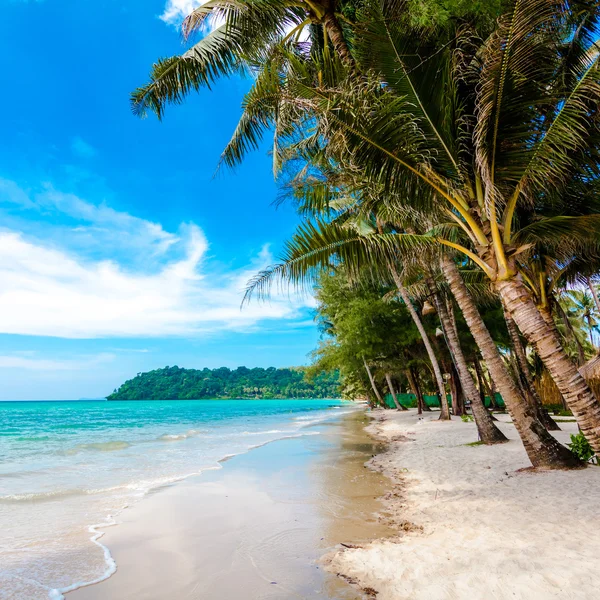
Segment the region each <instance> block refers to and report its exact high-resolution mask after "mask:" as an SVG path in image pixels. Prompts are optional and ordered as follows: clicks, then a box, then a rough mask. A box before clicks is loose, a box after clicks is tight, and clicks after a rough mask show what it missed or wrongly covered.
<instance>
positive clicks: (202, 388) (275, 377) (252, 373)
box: [108, 366, 340, 400]
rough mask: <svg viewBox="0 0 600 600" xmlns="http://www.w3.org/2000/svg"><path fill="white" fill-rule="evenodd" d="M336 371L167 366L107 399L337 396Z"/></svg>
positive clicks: (142, 375) (132, 381)
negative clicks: (317, 371) (308, 371)
mask: <svg viewBox="0 0 600 600" xmlns="http://www.w3.org/2000/svg"><path fill="white" fill-rule="evenodd" d="M339 393H340V392H339V376H338V372H337V371H331V372H320V373H314V371H313V372H311V374H310V376H309V375H308V374H307V373H306V370H305V369H304V368H302V367H295V368H289V369H276V368H275V367H269V368H267V369H263V368H254V369H248V368H247V367H238V368H237V369H233V370H231V369H228V368H227V367H221V368H219V369H182V368H180V367H177V366H175V367H165V368H164V369H155V370H154V371H149V372H148V373H138V374H137V376H136V377H134V378H133V379H129V380H128V381H126V382H125V383H124V384H123V385H121V387H119V389H117V390H115V391H114V392H113V393H112V394H110V395H109V396H108V400H194V399H202V398H248V399H250V398H335V397H338V396H339Z"/></svg>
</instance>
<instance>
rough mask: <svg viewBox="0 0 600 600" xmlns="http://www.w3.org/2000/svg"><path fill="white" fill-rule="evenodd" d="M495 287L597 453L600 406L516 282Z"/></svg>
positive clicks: (512, 281) (529, 297)
mask: <svg viewBox="0 0 600 600" xmlns="http://www.w3.org/2000/svg"><path fill="white" fill-rule="evenodd" d="M495 287H496V289H497V290H498V292H499V293H500V296H501V297H502V301H503V302H504V305H505V307H506V310H507V311H508V313H509V314H510V316H511V317H512V318H513V319H514V321H515V323H516V324H517V327H518V328H519V329H520V330H521V333H522V334H523V335H524V336H525V339H526V340H527V341H528V342H529V343H530V344H532V345H533V347H534V348H535V349H536V351H537V353H538V355H539V357H540V358H541V359H542V362H543V363H544V365H545V367H546V368H547V369H548V372H549V373H550V375H551V376H552V379H554V382H555V383H556V386H557V387H558V389H559V391H560V393H561V394H562V395H563V397H564V399H565V401H566V403H567V405H568V406H569V408H570V409H571V411H572V412H573V416H574V417H575V419H576V420H577V424H578V425H579V428H580V429H581V431H582V432H583V434H584V435H585V437H586V438H587V440H588V442H589V443H590V446H591V447H592V448H593V449H594V451H596V452H600V402H598V400H597V399H596V396H595V395H594V393H593V392H592V390H591V389H590V387H589V385H588V384H587V382H586V381H585V379H584V378H583V376H582V375H581V373H579V371H578V370H577V367H576V366H575V365H574V364H573V363H572V362H571V361H570V360H569V358H568V357H567V355H566V354H565V351H564V350H563V348H562V346H561V344H560V340H559V338H558V336H557V334H556V333H555V331H554V329H553V328H552V327H551V326H550V325H549V324H548V323H547V322H546V321H545V319H544V318H543V317H542V315H541V314H540V311H539V310H538V309H537V308H536V306H535V304H534V302H533V300H532V299H531V296H530V295H529V292H528V291H527V289H526V288H525V286H524V285H523V284H522V283H521V281H520V280H519V279H517V278H513V279H510V280H507V281H497V282H496V283H495Z"/></svg>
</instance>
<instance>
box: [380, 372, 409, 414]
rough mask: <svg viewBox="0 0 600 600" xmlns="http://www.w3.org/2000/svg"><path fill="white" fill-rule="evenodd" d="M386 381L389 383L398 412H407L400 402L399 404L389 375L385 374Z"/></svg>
mask: <svg viewBox="0 0 600 600" xmlns="http://www.w3.org/2000/svg"><path fill="white" fill-rule="evenodd" d="M385 380H386V381H387V384H388V388H389V390H390V394H391V395H392V399H393V400H394V404H395V406H396V410H406V408H404V406H402V405H401V404H400V402H398V398H396V390H394V383H393V381H392V378H391V376H390V374H389V373H386V374H385Z"/></svg>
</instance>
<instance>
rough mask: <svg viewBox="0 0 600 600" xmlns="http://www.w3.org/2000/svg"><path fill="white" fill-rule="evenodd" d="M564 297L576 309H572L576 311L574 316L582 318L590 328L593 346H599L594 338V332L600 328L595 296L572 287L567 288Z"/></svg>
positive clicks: (589, 333)
mask: <svg viewBox="0 0 600 600" xmlns="http://www.w3.org/2000/svg"><path fill="white" fill-rule="evenodd" d="M563 298H564V299H565V300H568V301H569V304H571V306H572V308H573V309H574V310H573V311H572V313H574V314H573V317H574V318H575V319H580V320H581V321H582V322H583V323H585V325H586V327H587V330H588V335H589V339H590V343H591V344H592V346H594V347H595V348H597V347H598V344H596V343H595V341H596V340H595V339H594V332H595V331H596V330H597V328H598V318H599V317H600V315H599V314H598V311H597V310H596V303H595V301H594V298H593V296H592V295H591V294H588V293H587V292H586V291H584V290H577V289H572V290H567V291H566V293H565V294H564V295H563Z"/></svg>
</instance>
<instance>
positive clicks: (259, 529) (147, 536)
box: [67, 411, 393, 600]
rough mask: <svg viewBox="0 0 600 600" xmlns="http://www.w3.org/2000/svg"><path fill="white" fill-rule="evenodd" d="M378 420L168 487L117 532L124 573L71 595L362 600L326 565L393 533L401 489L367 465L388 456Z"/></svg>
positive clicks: (274, 446) (325, 428)
mask: <svg viewBox="0 0 600 600" xmlns="http://www.w3.org/2000/svg"><path fill="white" fill-rule="evenodd" d="M368 422H369V418H368V416H367V415H366V414H365V413H364V412H363V411H357V412H354V413H353V414H350V415H348V416H345V417H343V418H341V419H337V420H334V421H331V422H330V423H327V424H324V423H321V424H318V425H315V426H314V431H315V432H317V431H318V432H319V433H320V435H306V436H303V437H299V438H295V439H285V440H279V441H276V442H273V443H270V444H267V445H265V446H263V447H261V448H256V449H254V450H252V451H250V452H249V453H247V454H244V455H240V456H237V457H234V458H232V459H231V460H228V461H226V462H225V463H223V468H222V469H220V470H216V471H208V472H205V473H203V474H202V475H201V476H199V477H194V478H190V479H188V480H187V481H185V482H181V483H179V484H176V485H173V486H171V487H168V488H164V489H161V490H158V491H157V492H155V493H153V494H152V495H151V496H149V497H147V498H145V499H144V500H143V501H142V502H140V503H139V504H138V505H136V506H135V507H134V508H133V509H131V510H125V511H124V512H123V513H122V514H121V515H119V518H118V521H119V524H118V526H116V527H112V528H108V529H107V530H106V534H105V536H104V537H103V538H102V543H104V544H106V546H107V547H108V548H109V549H110V551H111V553H112V555H113V557H114V559H115V561H116V564H117V572H116V573H115V574H114V575H113V576H112V577H110V578H109V579H107V580H106V581H104V582H102V583H99V584H97V585H92V586H88V587H84V588H80V589H79V590H76V591H75V592H72V593H69V594H67V598H68V599H69V600H100V599H104V598H111V599H115V600H117V599H123V600H125V599H133V598H135V599H136V600H157V599H158V598H193V599H208V598H227V599H229V600H235V599H242V598H244V599H245V598H248V599H250V598H252V599H259V598H260V599H263V598H264V599H268V598H272V599H281V598H307V599H317V598H318V599H326V598H331V599H334V598H335V599H344V600H357V599H358V598H362V597H363V595H362V593H361V592H360V590H358V589H357V588H356V587H352V586H350V585H348V583H347V582H346V581H345V580H344V579H342V578H339V577H336V576H335V574H332V573H330V572H327V571H326V570H325V569H324V568H323V565H322V564H321V563H320V558H321V556H322V555H323V554H324V553H325V552H326V551H327V550H328V549H331V548H333V547H336V546H338V545H339V544H340V543H344V544H347V545H350V544H361V543H365V542H367V541H368V540H370V539H373V538H375V537H380V536H386V535H392V534H393V531H392V530H391V528H390V527H388V525H387V524H385V523H382V522H381V521H382V517H381V515H380V514H379V513H380V512H381V510H382V508H383V506H382V503H381V501H380V500H379V498H380V497H381V496H382V495H383V494H384V493H385V491H386V490H387V489H388V488H389V483H390V482H389V481H388V480H387V478H385V477H383V476H382V475H381V474H379V473H377V472H375V471H373V470H370V469H367V468H365V461H366V460H368V459H369V458H370V457H371V456H373V454H376V453H377V452H379V451H380V450H381V448H382V446H381V444H380V443H378V442H377V441H375V440H374V438H372V437H371V436H369V435H368V434H367V433H366V431H365V426H366V425H367V424H368ZM338 547H339V546H338Z"/></svg>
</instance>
